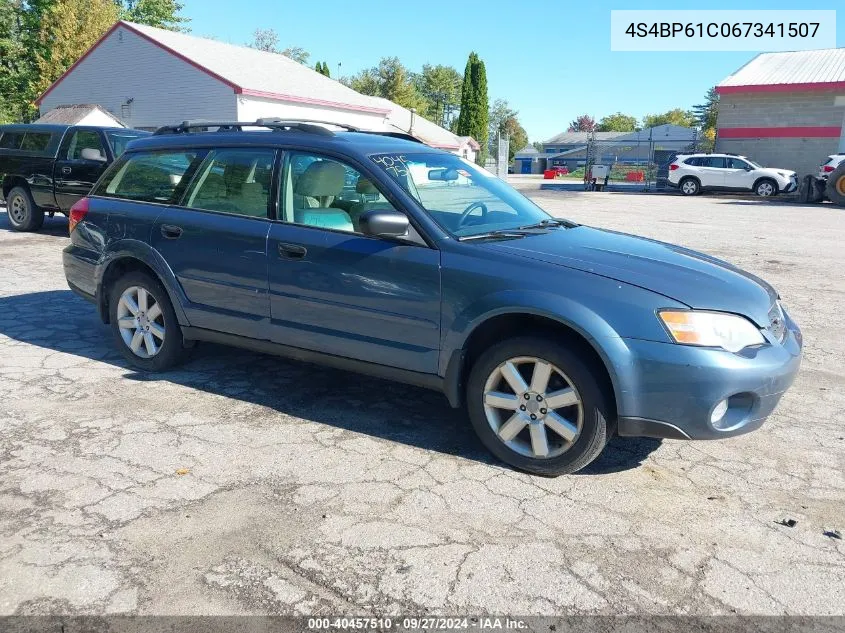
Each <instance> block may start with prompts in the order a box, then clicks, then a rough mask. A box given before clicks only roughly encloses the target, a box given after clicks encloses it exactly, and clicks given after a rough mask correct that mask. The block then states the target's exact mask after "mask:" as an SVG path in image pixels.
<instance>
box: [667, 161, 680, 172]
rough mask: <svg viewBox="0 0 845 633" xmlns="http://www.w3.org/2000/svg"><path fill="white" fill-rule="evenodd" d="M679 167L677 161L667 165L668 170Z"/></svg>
mask: <svg viewBox="0 0 845 633" xmlns="http://www.w3.org/2000/svg"><path fill="white" fill-rule="evenodd" d="M679 167H680V165H679V164H678V163H672V164H671V165H669V171H675V170H676V169H678V168H679Z"/></svg>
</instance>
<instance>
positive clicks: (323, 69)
mask: <svg viewBox="0 0 845 633" xmlns="http://www.w3.org/2000/svg"><path fill="white" fill-rule="evenodd" d="M317 66H318V67H319V70H318V71H317V72H319V73H320V74H321V75H325V76H326V77H331V76H332V73H331V71H330V70H329V65H328V63H326V62H323V63H322V65H321V64H320V62H317Z"/></svg>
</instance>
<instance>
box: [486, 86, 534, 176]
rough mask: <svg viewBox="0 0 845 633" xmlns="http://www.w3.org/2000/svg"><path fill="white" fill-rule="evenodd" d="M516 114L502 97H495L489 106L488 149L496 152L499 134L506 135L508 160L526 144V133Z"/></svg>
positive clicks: (493, 152) (492, 152)
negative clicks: (507, 139)
mask: <svg viewBox="0 0 845 633" xmlns="http://www.w3.org/2000/svg"><path fill="white" fill-rule="evenodd" d="M517 115H518V112H517V111H516V110H514V109H513V108H511V107H510V104H509V103H508V102H507V101H505V100H504V99H496V100H495V101H494V102H493V105H492V106H490V115H489V128H490V132H489V133H490V137H489V141H488V149H489V151H490V153H491V154H493V155H495V154H496V153H498V151H499V150H498V146H497V144H498V138H499V135H500V134H504V135H507V136H508V137H509V140H510V144H509V146H508V154H509V156H508V162H511V161H512V160H513V156H514V154H515V153H516V152H518V151H519V150H521V149H522V148H523V147H525V146H526V145H528V134H527V133H526V132H525V129H524V128H523V127H522V125H521V124H520V123H519V119H518V118H517Z"/></svg>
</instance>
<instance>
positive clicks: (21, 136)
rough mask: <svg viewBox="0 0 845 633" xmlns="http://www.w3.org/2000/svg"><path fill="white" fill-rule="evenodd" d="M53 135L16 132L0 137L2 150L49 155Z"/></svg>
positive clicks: (5, 133) (4, 133)
mask: <svg viewBox="0 0 845 633" xmlns="http://www.w3.org/2000/svg"><path fill="white" fill-rule="evenodd" d="M52 140H53V134H52V133H50V132H29V131H24V130H14V131H8V132H3V134H2V136H0V149H13V150H18V151H21V152H31V153H33V154H48V153H50V152H48V148H49V147H50V142H51V141H52Z"/></svg>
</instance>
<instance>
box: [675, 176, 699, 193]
mask: <svg viewBox="0 0 845 633" xmlns="http://www.w3.org/2000/svg"><path fill="white" fill-rule="evenodd" d="M685 180H694V181H695V183H696V184H697V185H698V190H699V191H701V190H702V189H703V187H702V185H701V178H699V177H698V176H694V175H692V174H687V175H686V176H683V177H682V178H681V179H680V180H679V181H678V189H680V188H681V187H683V185H684V181H685Z"/></svg>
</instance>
